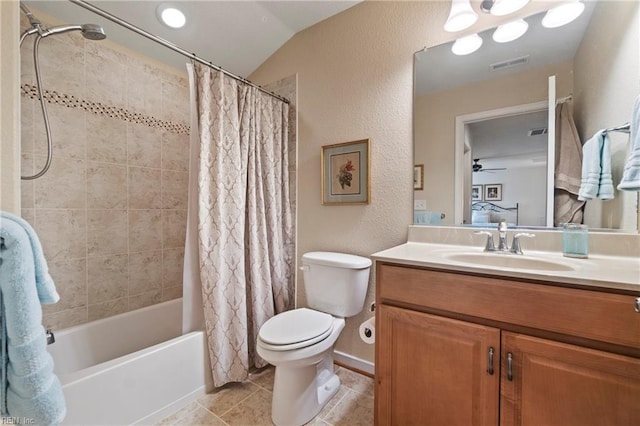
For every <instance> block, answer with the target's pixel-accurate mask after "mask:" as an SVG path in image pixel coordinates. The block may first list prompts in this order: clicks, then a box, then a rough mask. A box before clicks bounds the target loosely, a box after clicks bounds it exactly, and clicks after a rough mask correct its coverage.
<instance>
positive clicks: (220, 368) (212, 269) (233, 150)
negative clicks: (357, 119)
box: [190, 64, 294, 386]
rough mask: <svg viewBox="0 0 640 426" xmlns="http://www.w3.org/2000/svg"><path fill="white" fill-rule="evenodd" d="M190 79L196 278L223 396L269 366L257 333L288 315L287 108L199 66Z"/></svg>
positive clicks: (291, 260)
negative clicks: (227, 387)
mask: <svg viewBox="0 0 640 426" xmlns="http://www.w3.org/2000/svg"><path fill="white" fill-rule="evenodd" d="M191 76H192V78H193V79H194V81H192V87H195V92H196V93H195V95H196V96H195V98H196V99H195V108H196V113H197V121H198V136H199V137H198V141H199V155H198V158H199V160H198V172H197V194H198V195H197V228H198V229H197V241H198V244H197V247H198V260H199V262H198V267H199V278H200V281H201V286H202V304H203V308H204V322H205V331H206V334H207V341H208V347H209V356H210V361H211V368H212V373H213V381H214V385H215V386H222V385H223V384H225V383H228V382H237V381H242V380H244V379H246V378H247V376H248V371H249V369H250V368H251V367H252V366H255V367H262V366H264V365H266V363H265V362H264V361H263V360H262V359H261V358H260V357H259V356H258V355H257V353H256V350H255V345H256V339H257V337H258V330H259V329H260V326H262V324H264V322H265V321H266V320H268V319H269V318H271V317H272V316H273V315H275V314H277V313H280V312H282V311H285V310H287V309H291V307H292V306H293V300H290V296H289V295H290V294H292V292H290V289H291V288H292V286H293V285H294V284H293V278H294V274H293V268H294V241H293V218H292V213H291V205H290V200H289V170H288V150H287V138H288V126H287V124H288V105H287V104H286V103H284V102H282V101H280V100H278V99H276V98H274V97H272V96H269V95H266V94H264V93H262V92H260V91H259V90H258V89H256V88H254V87H251V86H248V85H246V84H244V83H242V82H239V81H237V80H235V79H232V78H230V77H227V76H225V75H224V74H223V73H222V72H219V71H215V70H213V69H211V68H209V67H206V66H203V65H199V64H195V65H194V69H193V72H192V73H191ZM192 121H193V120H192ZM193 131H194V129H192V132H193ZM190 204H191V205H193V204H195V203H190ZM191 217H193V216H191Z"/></svg>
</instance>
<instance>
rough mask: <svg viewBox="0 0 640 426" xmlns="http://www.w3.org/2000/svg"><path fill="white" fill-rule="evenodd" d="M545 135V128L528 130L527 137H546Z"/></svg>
mask: <svg viewBox="0 0 640 426" xmlns="http://www.w3.org/2000/svg"><path fill="white" fill-rule="evenodd" d="M547 133H549V130H548V129H547V128H546V127H541V128H539V129H531V130H529V136H540V135H546V134H547Z"/></svg>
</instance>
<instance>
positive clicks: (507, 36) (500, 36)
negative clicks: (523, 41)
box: [493, 19, 529, 43]
mask: <svg viewBox="0 0 640 426" xmlns="http://www.w3.org/2000/svg"><path fill="white" fill-rule="evenodd" d="M528 28H529V24H527V22H526V21H525V20H524V19H518V20H516V21H511V22H509V23H506V24H503V25H500V26H499V27H498V28H496V30H495V31H494V32H493V41H495V42H497V43H508V42H510V41H513V40H516V39H518V38H520V37H522V36H523V35H524V33H526V32H527V29H528Z"/></svg>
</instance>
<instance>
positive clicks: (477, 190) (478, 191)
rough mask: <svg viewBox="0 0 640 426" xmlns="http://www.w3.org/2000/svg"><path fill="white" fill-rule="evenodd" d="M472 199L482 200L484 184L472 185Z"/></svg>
mask: <svg viewBox="0 0 640 426" xmlns="http://www.w3.org/2000/svg"><path fill="white" fill-rule="evenodd" d="M471 201H482V185H472V186H471Z"/></svg>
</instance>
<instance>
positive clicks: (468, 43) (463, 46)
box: [451, 34, 482, 56]
mask: <svg viewBox="0 0 640 426" xmlns="http://www.w3.org/2000/svg"><path fill="white" fill-rule="evenodd" d="M480 46H482V37H480V36H479V35H478V34H471V35H469V36H466V37H462V38H459V39H457V40H456V42H455V43H453V46H451V51H452V52H453V53H454V54H455V55H458V56H462V55H468V54H470V53H473V52H475V51H476V50H478V49H480Z"/></svg>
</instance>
